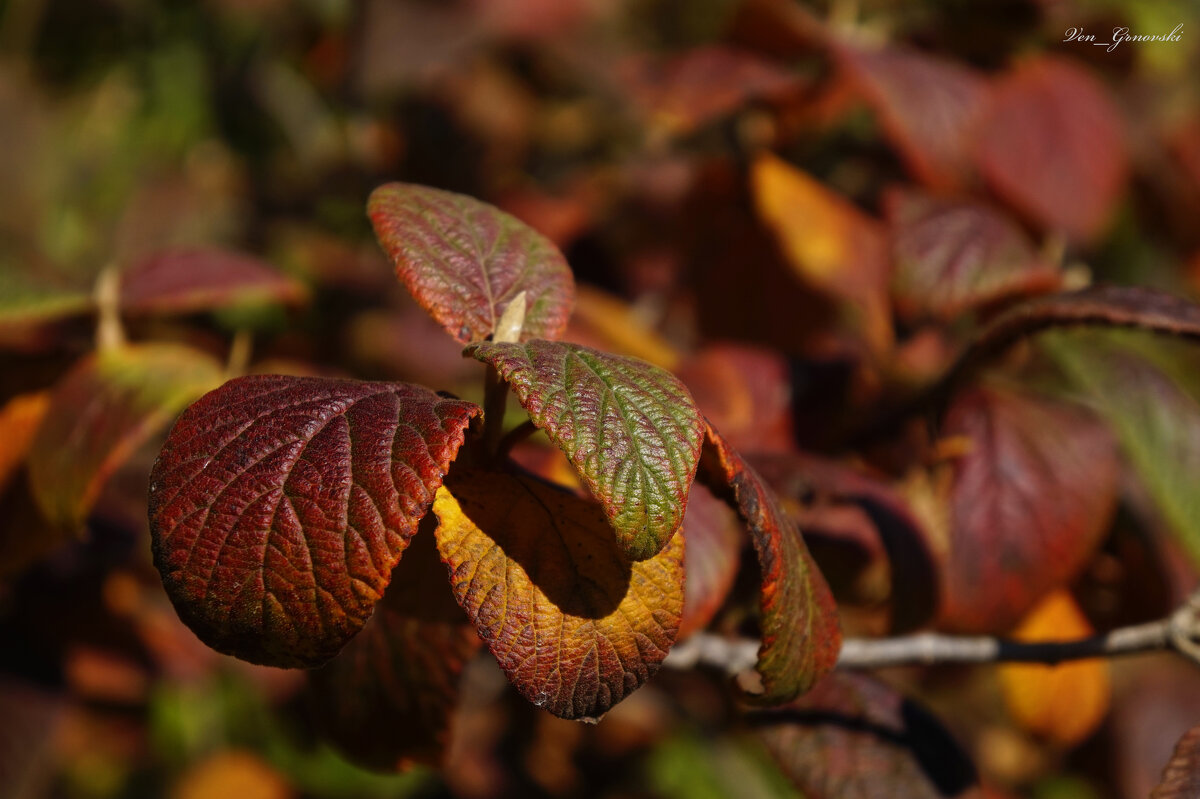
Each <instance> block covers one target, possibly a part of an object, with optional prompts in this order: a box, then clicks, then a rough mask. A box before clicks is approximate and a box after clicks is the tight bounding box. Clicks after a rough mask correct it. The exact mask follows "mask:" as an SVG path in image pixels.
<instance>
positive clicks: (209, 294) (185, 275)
mask: <svg viewBox="0 0 1200 799" xmlns="http://www.w3.org/2000/svg"><path fill="white" fill-rule="evenodd" d="M307 296H308V293H307V291H306V290H305V288H304V286H302V285H301V284H299V283H297V282H296V281H295V280H292V279H291V278H289V277H287V276H285V275H283V274H280V273H279V272H278V271H277V270H276V269H275V268H274V267H272V266H271V265H270V264H268V263H266V262H264V261H260V260H259V259H257V258H254V257H252V256H249V255H245V254H243V253H238V252H230V251H227V250H212V249H210V250H179V251H176V252H165V253H160V254H158V255H155V256H152V257H150V258H147V259H145V260H144V261H141V262H140V263H137V264H135V265H134V266H132V267H130V268H129V269H127V270H125V271H124V272H122V273H121V295H120V301H121V310H123V311H128V312H131V313H192V312H195V311H208V310H215V309H219V308H227V307H229V306H232V305H239V304H241V303H249V302H279V303H285V304H289V305H294V304H299V303H301V302H303V301H304V300H305V299H306V298H307Z"/></svg>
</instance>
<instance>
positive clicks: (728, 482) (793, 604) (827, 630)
mask: <svg viewBox="0 0 1200 799" xmlns="http://www.w3.org/2000/svg"><path fill="white" fill-rule="evenodd" d="M703 460H704V468H703V469H702V470H701V473H700V478H701V479H702V480H703V481H704V483H705V484H707V485H708V486H709V487H710V488H712V489H713V491H714V492H716V493H717V494H718V495H719V496H723V497H728V498H729V499H730V500H731V504H732V505H733V506H734V507H735V508H736V509H737V511H738V514H739V515H740V516H741V517H742V520H743V521H745V522H746V525H747V526H748V527H749V528H750V537H751V539H752V540H753V542H754V549H755V551H756V552H757V553H758V563H759V568H760V570H761V572H762V597H761V600H760V606H761V610H762V646H761V648H760V649H759V652H758V664H757V666H756V668H757V670H758V672H759V674H760V675H762V681H763V692H762V694H761V695H758V697H757V698H759V699H761V700H762V701H763V702H765V703H780V702H787V701H789V700H791V699H793V698H795V697H796V696H797V695H799V694H802V693H804V692H805V691H807V690H808V689H809V688H811V687H812V686H813V685H814V684H815V683H816V681H817V680H819V679H820V678H821V677H822V676H823V675H824V674H826V673H827V672H828V671H829V670H830V669H832V668H833V665H834V663H835V662H836V661H837V656H838V651H839V650H840V648H841V645H842V632H841V628H840V627H839V625H838V618H837V611H836V609H835V607H834V603H833V596H832V594H830V592H829V586H828V585H827V584H826V583H825V578H824V577H822V576H821V572H820V571H819V570H818V569H817V566H816V564H815V563H813V560H812V556H811V555H809V553H808V548H807V547H805V545H804V539H802V538H801V537H800V531H799V530H797V529H796V526H795V524H794V523H793V522H792V520H791V518H790V517H789V516H788V515H787V514H786V513H785V512H784V511H783V510H782V509H781V508H780V507H779V501H778V500H777V499H776V497H775V495H774V494H772V493H771V491H770V490H769V489H768V488H767V487H766V485H765V484H764V483H763V481H762V478H760V477H759V476H758V474H757V473H756V472H755V471H754V469H752V468H751V467H750V466H749V464H747V463H746V462H745V461H744V460H742V457H741V456H740V455H738V454H737V452H735V451H734V450H733V449H732V448H731V447H730V446H729V445H728V444H727V443H726V442H725V440H724V439H723V438H721V436H720V434H719V433H717V431H716V430H714V429H713V428H712V427H711V426H708V427H707V440H706V443H705V447H704V455H703ZM730 492H732V497H729V495H730Z"/></svg>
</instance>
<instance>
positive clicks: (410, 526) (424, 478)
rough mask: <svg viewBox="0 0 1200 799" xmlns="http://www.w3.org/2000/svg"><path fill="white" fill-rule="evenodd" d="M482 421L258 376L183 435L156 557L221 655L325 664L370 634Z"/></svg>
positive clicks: (187, 614)
mask: <svg viewBox="0 0 1200 799" xmlns="http://www.w3.org/2000/svg"><path fill="white" fill-rule="evenodd" d="M478 412H479V409H478V408H477V407H475V406H474V405H472V404H471V403H468V402H461V401H459V400H452V399H443V398H441V397H439V396H438V395H437V394H435V393H433V392H432V391H430V390H429V389H426V388H423V387H420V386H412V385H408V384H405V383H361V382H357V381H351V380H334V379H322V378H302V377H279V376H252V377H243V378H239V379H237V380H231V381H230V382H228V383H226V384H225V385H224V386H222V387H221V388H219V389H217V390H216V391H213V392H210V393H209V394H207V395H206V396H204V397H202V398H201V399H200V400H199V401H198V402H196V403H195V404H194V405H192V406H191V407H190V408H189V409H188V410H187V411H185V412H184V414H183V416H182V417H181V418H180V419H179V421H178V422H177V423H176V425H175V427H174V429H173V430H172V431H171V434H170V436H169V437H168V439H167V443H166V445H165V446H164V447H163V451H162V453H161V454H160V455H159V458H158V461H157V462H156V463H155V465H154V470H153V472H152V473H151V475H150V526H151V532H152V534H153V545H154V560H155V565H157V566H158V569H159V571H160V572H161V573H162V577H163V583H164V585H165V586H166V588H167V593H168V594H169V595H170V597H171V600H172V602H174V604H175V607H176V610H177V611H178V612H179V615H180V617H181V618H182V619H183V620H184V621H185V622H186V623H187V625H188V626H189V627H191V628H192V630H193V631H195V633H196V634H197V635H198V636H199V637H200V638H201V640H203V641H204V642H205V643H206V644H208V645H209V646H211V647H212V648H214V649H216V650H218V651H221V652H225V653H227V654H231V655H236V656H238V657H240V658H243V659H244V660H249V661H251V662H254V663H262V664H265V665H276V666H315V665H319V664H321V663H323V662H325V661H326V660H328V659H329V658H331V657H333V655H335V654H337V652H338V650H339V649H341V648H342V646H343V645H344V644H345V643H346V642H347V641H348V640H349V639H350V638H351V637H353V636H354V634H355V633H357V632H358V631H359V629H361V628H362V626H363V623H364V622H365V621H366V619H367V617H368V616H369V615H370V613H371V609H372V608H373V607H374V605H375V603H376V602H377V601H378V600H379V598H380V596H382V595H383V592H384V589H385V588H386V587H387V584H388V581H389V579H390V577H391V572H392V568H393V567H394V566H395V565H396V563H397V561H399V559H400V555H401V553H402V552H403V551H404V549H405V548H406V547H407V546H408V542H409V539H410V538H411V537H412V535H413V534H414V533H415V532H416V530H417V523H418V522H419V521H420V520H421V517H423V516H424V515H425V514H426V512H427V511H428V510H429V506H430V504H431V503H432V502H433V496H434V492H435V491H436V490H437V488H438V487H439V486H440V485H441V483H442V477H443V475H444V474H445V472H446V469H447V468H448V467H449V465H450V461H451V460H453V458H454V456H455V454H456V453H457V451H458V448H459V446H460V445H461V444H462V441H463V436H464V434H465V431H466V427H467V424H468V423H469V422H470V420H471V418H472V417H473V416H475V415H476V414H477V413H478Z"/></svg>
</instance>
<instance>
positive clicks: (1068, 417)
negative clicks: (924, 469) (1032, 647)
mask: <svg viewBox="0 0 1200 799" xmlns="http://www.w3.org/2000/svg"><path fill="white" fill-rule="evenodd" d="M943 433H944V435H945V436H948V437H949V436H962V437H964V438H965V439H966V446H967V447H968V450H967V453H966V454H965V455H964V456H962V458H960V459H959V460H958V462H957V463H956V465H955V481H954V487H953V490H952V493H951V496H950V514H951V535H950V548H949V552H948V553H947V557H946V563H945V565H944V567H943V605H942V609H943V612H942V622H943V624H944V626H946V627H948V628H952V629H956V630H963V631H970V632H1001V631H1004V630H1006V629H1008V628H1010V627H1012V626H1013V625H1014V624H1016V623H1017V622H1018V621H1019V620H1020V619H1021V618H1022V617H1023V616H1024V615H1025V614H1026V613H1027V612H1028V611H1029V610H1030V609H1031V608H1032V607H1033V606H1034V604H1036V602H1037V601H1038V600H1039V599H1041V598H1042V597H1043V596H1045V595H1046V594H1047V593H1049V592H1050V591H1051V590H1052V589H1054V588H1058V587H1061V586H1064V585H1065V584H1066V583H1068V582H1069V581H1070V580H1072V579H1073V578H1074V577H1075V576H1076V575H1078V573H1079V570H1080V569H1081V568H1083V566H1084V565H1085V564H1086V562H1087V560H1088V559H1089V558H1090V557H1091V555H1092V553H1093V552H1094V551H1095V550H1096V547H1097V546H1098V545H1099V544H1100V541H1101V539H1102V537H1103V535H1104V533H1105V532H1106V530H1107V529H1108V523H1109V520H1110V518H1111V516H1112V512H1113V509H1114V507H1115V504H1116V489H1117V472H1118V464H1117V460H1116V455H1115V452H1114V448H1113V442H1112V440H1111V438H1110V437H1109V435H1108V432H1107V430H1106V429H1105V428H1104V427H1103V426H1102V425H1101V424H1099V423H1098V422H1097V421H1096V420H1095V419H1094V418H1092V417H1091V416H1090V415H1088V414H1087V413H1086V412H1085V411H1083V410H1082V409H1081V408H1077V407H1072V406H1066V405H1062V404H1059V403H1052V402H1050V401H1047V400H1043V399H1040V398H1035V397H1032V396H1027V395H1022V394H1016V393H1013V392H1010V391H1000V390H997V389H983V388H980V389H975V390H972V391H969V392H967V393H965V394H963V395H962V396H961V397H959V399H958V400H957V402H955V404H954V405H953V406H952V407H951V409H950V411H949V413H948V414H947V417H946V421H945V426H944V431H943Z"/></svg>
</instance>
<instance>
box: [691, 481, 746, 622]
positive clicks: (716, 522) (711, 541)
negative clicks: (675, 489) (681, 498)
mask: <svg viewBox="0 0 1200 799" xmlns="http://www.w3.org/2000/svg"><path fill="white" fill-rule="evenodd" d="M741 532H742V531H741V522H739V521H738V517H737V514H736V513H734V512H733V510H732V509H731V508H730V507H729V506H728V505H726V504H725V503H724V502H721V501H720V500H719V499H717V498H716V497H714V496H713V495H712V492H711V491H709V490H708V489H707V488H705V487H704V486H702V485H700V484H696V485H693V486H692V490H691V492H689V494H688V505H687V512H686V513H685V514H684V517H683V539H684V559H683V568H684V573H685V574H686V575H687V580H686V582H685V583H684V586H683V589H684V590H683V619H682V620H681V621H680V623H679V639H680V640H683V639H684V638H685V637H687V636H689V635H691V634H692V633H694V632H696V631H697V630H702V629H704V628H705V627H707V626H708V623H709V622H710V621H712V619H713V616H715V615H716V614H717V611H718V610H720V609H721V605H722V604H723V603H724V602H725V598H726V597H727V596H728V595H729V590H730V589H731V588H733V581H734V578H736V577H737V573H738V566H739V561H740V560H741V541H742V535H741Z"/></svg>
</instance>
